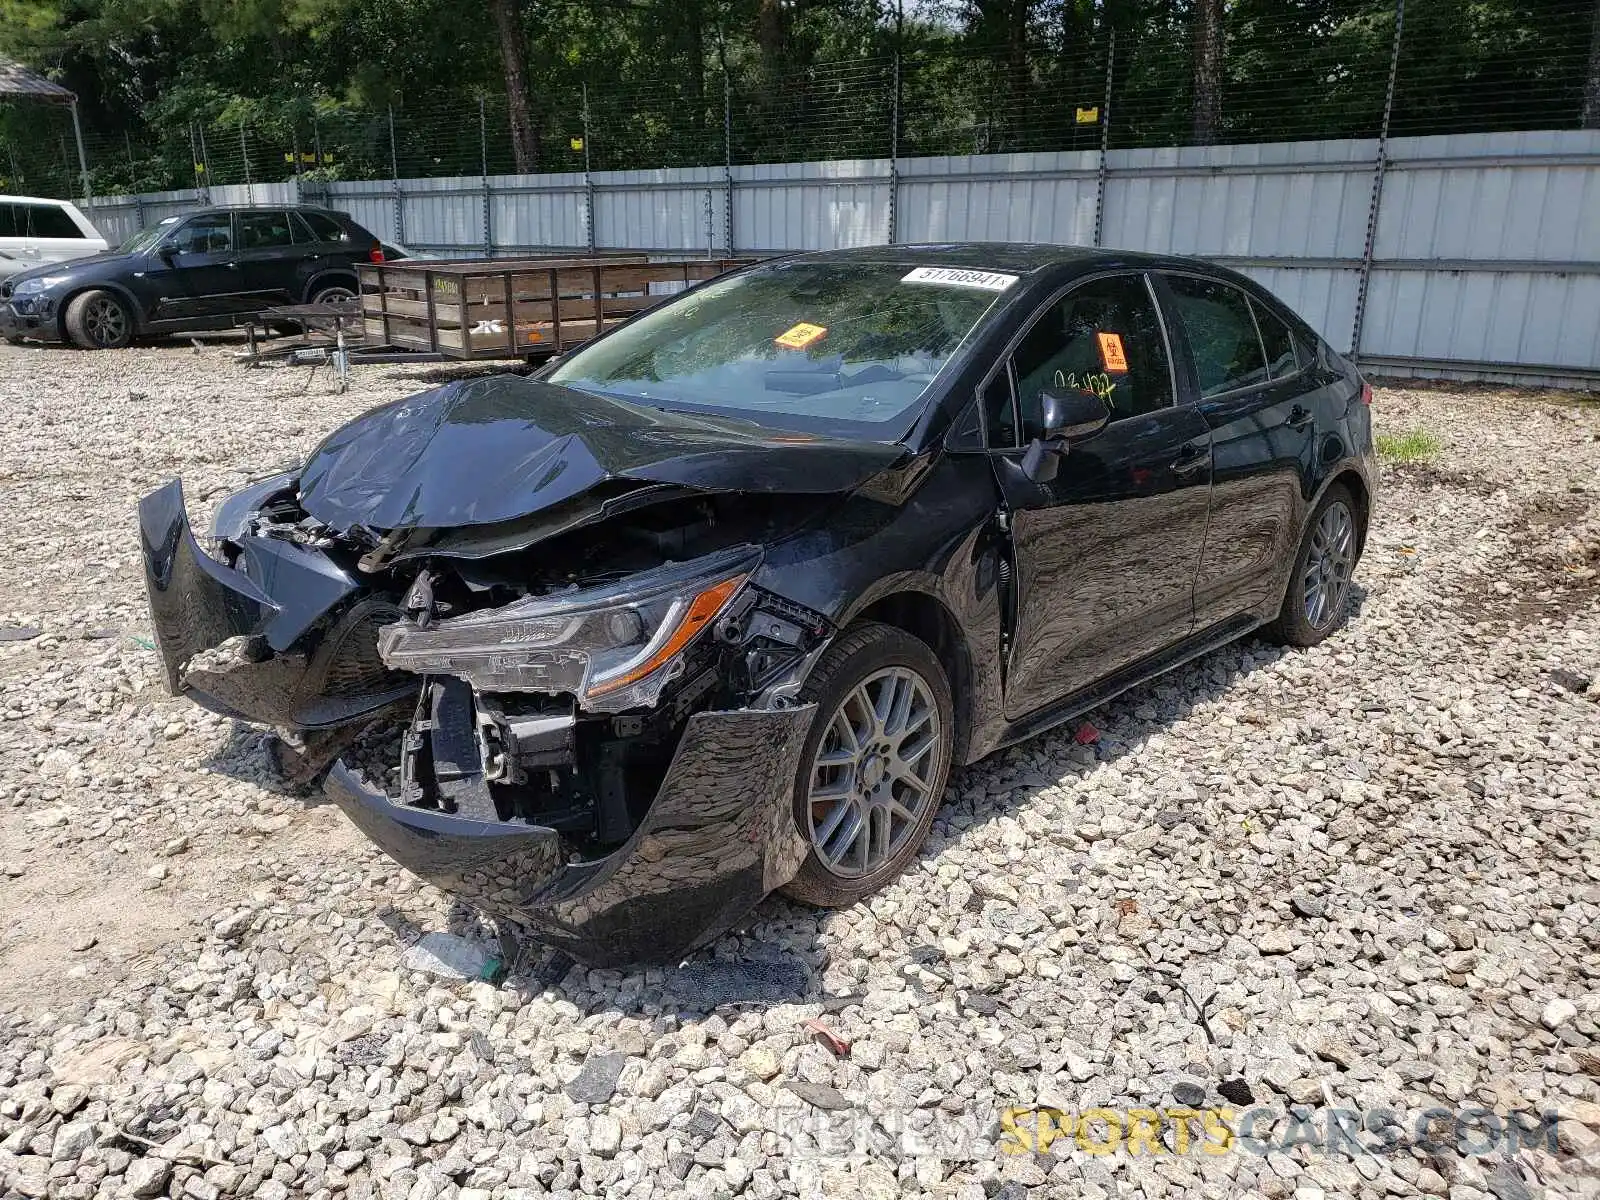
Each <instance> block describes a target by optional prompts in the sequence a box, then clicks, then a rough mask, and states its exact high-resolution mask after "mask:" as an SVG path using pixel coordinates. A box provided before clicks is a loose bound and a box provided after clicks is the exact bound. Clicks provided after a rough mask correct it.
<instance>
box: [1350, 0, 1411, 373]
mask: <svg viewBox="0 0 1600 1200" xmlns="http://www.w3.org/2000/svg"><path fill="white" fill-rule="evenodd" d="M1405 23H1406V0H1395V4H1394V49H1393V50H1392V51H1391V52H1390V54H1389V83H1388V88H1387V90H1386V91H1385V92H1384V96H1383V121H1382V123H1381V124H1380V125H1379V126H1378V161H1377V163H1376V164H1375V165H1374V166H1373V168H1372V203H1371V204H1370V205H1369V206H1368V208H1367V240H1366V245H1365V246H1364V247H1363V249H1362V251H1361V279H1360V282H1359V283H1357V284H1356V319H1355V327H1354V328H1353V329H1352V330H1351V331H1350V357H1351V358H1352V359H1354V360H1355V361H1356V362H1358V363H1359V362H1360V361H1361V331H1362V328H1363V326H1365V324H1366V320H1367V289H1368V287H1369V286H1370V285H1371V281H1372V257H1373V251H1374V249H1375V248H1376V246H1377V242H1378V212H1379V210H1380V209H1381V208H1382V207H1383V176H1384V173H1385V172H1386V171H1387V170H1388V169H1389V118H1390V117H1391V116H1392V115H1393V114H1394V82H1395V78H1396V76H1398V75H1399V73H1400V35H1401V34H1402V33H1404V32H1405Z"/></svg>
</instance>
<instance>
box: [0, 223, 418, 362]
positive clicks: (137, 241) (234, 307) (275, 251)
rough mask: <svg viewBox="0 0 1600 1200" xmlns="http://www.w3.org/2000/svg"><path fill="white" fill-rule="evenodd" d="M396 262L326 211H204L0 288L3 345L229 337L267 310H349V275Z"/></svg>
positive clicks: (103, 345) (101, 345)
mask: <svg viewBox="0 0 1600 1200" xmlns="http://www.w3.org/2000/svg"><path fill="white" fill-rule="evenodd" d="M398 256H399V255H398V252H397V251H395V250H393V249H392V248H391V247H387V246H384V245H383V244H382V243H381V242H379V241H378V239H377V238H376V237H374V236H373V235H372V234H371V233H369V232H368V231H367V230H365V229H363V228H362V227H361V226H360V225H357V224H356V223H355V222H354V221H352V220H351V219H350V218H349V217H348V216H346V215H345V214H344V213H339V212H333V211H330V210H328V209H322V208H202V209H197V210H195V211H194V212H191V213H184V214H181V215H179V216H175V217H168V218H167V219H166V220H164V221H162V222H161V223H160V224H158V225H154V226H151V227H150V228H149V229H143V230H140V231H139V232H138V233H136V234H134V235H133V236H132V237H131V238H129V239H128V240H127V241H126V242H124V243H123V244H122V245H121V246H119V247H117V249H115V250H113V251H111V252H109V253H107V254H98V255H95V256H94V257H92V258H85V259H80V260H77V261H74V262H65V263H52V264H50V265H49V266H43V267H36V268H34V269H33V270H31V271H23V272H21V273H20V274H17V275H13V276H12V277H11V278H10V279H8V280H6V281H5V282H4V283H3V284H0V334H4V335H5V336H6V337H7V338H8V340H11V341H16V340H18V339H19V338H37V339H40V340H42V341H71V342H72V343H73V344H75V345H78V346H82V347H84V348H85V349H88V350H109V349H113V348H116V347H119V346H126V345H127V344H128V343H129V342H131V341H132V340H133V339H134V338H135V337H139V336H141V335H146V334H160V333H179V332H184V331H188V330H197V329H226V328H228V327H229V326H232V325H235V324H237V323H238V320H239V318H240V317H241V316H245V315H248V314H251V313H257V312H260V311H261V310H262V309H265V308H272V307H274V306H276V305H283V304H299V303H302V302H305V301H311V302H320V301H328V300H344V299H349V298H350V297H352V296H354V295H355V294H356V290H357V283H356V273H355V264H356V263H358V262H382V261H384V259H385V258H393V257H398Z"/></svg>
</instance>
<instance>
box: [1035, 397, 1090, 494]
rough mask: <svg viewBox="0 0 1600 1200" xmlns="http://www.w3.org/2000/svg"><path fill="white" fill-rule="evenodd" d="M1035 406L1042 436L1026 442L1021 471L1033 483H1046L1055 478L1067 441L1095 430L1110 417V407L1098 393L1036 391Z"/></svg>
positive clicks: (1086, 435) (1075, 440)
mask: <svg viewBox="0 0 1600 1200" xmlns="http://www.w3.org/2000/svg"><path fill="white" fill-rule="evenodd" d="M1039 407H1040V409H1041V417H1042V419H1043V424H1044V436H1043V437H1039V438H1034V439H1033V441H1032V442H1030V443H1029V444H1028V449H1027V453H1025V454H1024V455H1023V456H1022V473H1023V474H1024V475H1026V476H1027V477H1028V478H1029V479H1031V480H1033V481H1034V482H1035V483H1049V482H1050V481H1051V480H1052V479H1054V478H1055V477H1056V468H1057V467H1058V466H1060V463H1061V456H1062V455H1064V454H1065V453H1066V452H1067V446H1068V443H1070V442H1077V441H1082V440H1083V439H1084V438H1086V437H1092V436H1093V435H1094V434H1097V433H1099V432H1100V431H1101V430H1102V429H1104V428H1105V427H1106V423H1107V422H1108V421H1110V420H1111V410H1110V409H1109V408H1107V407H1106V404H1105V401H1104V400H1102V399H1100V397H1099V396H1096V395H1094V394H1092V393H1090V392H1079V391H1072V392H1066V393H1062V392H1052V391H1048V390H1047V391H1043V392H1040V393H1039Z"/></svg>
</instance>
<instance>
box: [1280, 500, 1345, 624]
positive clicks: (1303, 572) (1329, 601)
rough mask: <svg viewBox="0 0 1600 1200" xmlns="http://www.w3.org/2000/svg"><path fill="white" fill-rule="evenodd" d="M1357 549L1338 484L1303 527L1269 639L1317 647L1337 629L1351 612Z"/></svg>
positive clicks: (1319, 502) (1320, 502)
mask: <svg viewBox="0 0 1600 1200" xmlns="http://www.w3.org/2000/svg"><path fill="white" fill-rule="evenodd" d="M1360 545H1361V542H1360V530H1359V529H1358V527H1357V525H1356V511H1355V503H1354V501H1353V500H1352V499H1351V497H1350V490H1349V489H1348V488H1346V487H1345V486H1344V484H1342V483H1336V484H1334V485H1333V486H1332V487H1330V488H1329V489H1328V490H1327V491H1326V492H1324V493H1323V496H1322V499H1321V500H1320V501H1318V503H1317V507H1316V508H1315V509H1313V510H1312V513H1311V519H1310V520H1309V521H1307V522H1306V531H1305V533H1304V535H1302V537H1301V539H1300V549H1299V551H1298V552H1297V553H1296V554H1295V559H1294V572H1293V574H1291V575H1290V577H1289V589H1288V591H1287V592H1286V593H1285V594H1284V597H1283V608H1282V609H1281V610H1280V611H1279V613H1278V619H1277V620H1276V621H1274V622H1273V623H1272V624H1271V625H1270V626H1269V627H1268V630H1267V632H1268V636H1270V637H1271V638H1272V639H1273V640H1274V641H1279V642H1283V643H1284V644H1286V645H1289V646H1315V645H1316V644H1317V643H1318V642H1320V641H1322V639H1323V638H1325V637H1327V636H1328V635H1329V634H1330V633H1332V632H1333V631H1334V630H1335V629H1337V628H1339V626H1340V625H1342V624H1343V623H1344V619H1345V617H1346V616H1347V615H1348V613H1349V609H1350V576H1351V573H1352V572H1353V571H1354V570H1355V566H1356V560H1357V558H1359V556H1360Z"/></svg>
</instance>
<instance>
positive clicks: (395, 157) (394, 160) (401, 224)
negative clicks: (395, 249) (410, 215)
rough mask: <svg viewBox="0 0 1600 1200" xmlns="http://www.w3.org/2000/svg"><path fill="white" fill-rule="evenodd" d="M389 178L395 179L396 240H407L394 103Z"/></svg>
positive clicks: (392, 106) (390, 133) (391, 108)
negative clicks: (395, 137)
mask: <svg viewBox="0 0 1600 1200" xmlns="http://www.w3.org/2000/svg"><path fill="white" fill-rule="evenodd" d="M389 178H390V179H392V180H393V181H394V240H395V241H397V242H403V241H405V240H406V205H405V193H403V192H402V191H401V190H400V149H399V146H398V144H397V143H396V142H395V140H394V105H392V104H391V105H389Z"/></svg>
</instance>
